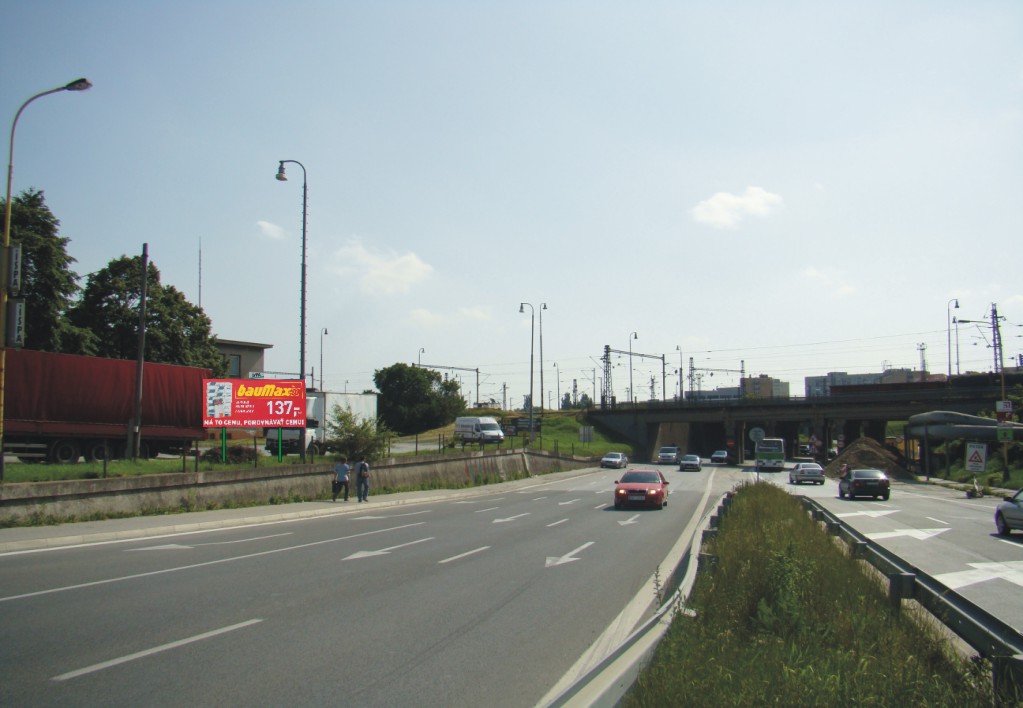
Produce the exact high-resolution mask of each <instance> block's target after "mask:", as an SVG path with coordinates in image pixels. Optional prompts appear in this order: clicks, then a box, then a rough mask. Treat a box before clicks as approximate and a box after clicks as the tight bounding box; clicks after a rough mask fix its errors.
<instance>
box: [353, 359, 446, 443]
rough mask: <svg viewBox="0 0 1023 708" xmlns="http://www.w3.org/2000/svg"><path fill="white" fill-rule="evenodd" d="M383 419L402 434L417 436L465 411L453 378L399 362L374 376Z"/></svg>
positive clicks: (380, 413)
mask: <svg viewBox="0 0 1023 708" xmlns="http://www.w3.org/2000/svg"><path fill="white" fill-rule="evenodd" d="M373 381H374V383H376V386H377V390H378V391H379V392H380V397H379V398H378V399H377V410H378V413H379V415H380V418H381V420H383V421H384V423H385V424H386V425H387V426H388V427H389V428H391V429H392V430H396V431H398V432H399V433H400V434H401V435H414V434H416V433H421V432H423V431H426V430H432V429H433V428H439V427H442V426H444V425H447V424H448V423H450V422H451V421H453V420H454V419H455V418H456V417H457V416H458V414H459V413H460V412H462V411H463V410H464V409H465V401H464V400H463V399H462V395H461V393H460V392H459V390H458V382H457V381H455V380H454V379H452V380H449V381H444V380H443V379H441V375H440V374H439V373H438V372H436V371H432V370H430V369H424V368H422V367H417V366H409V365H408V364H402V363H400V362H399V363H397V364H393V365H391V366H389V367H387V368H384V369H378V370H377V371H376V372H375V373H374V374H373Z"/></svg>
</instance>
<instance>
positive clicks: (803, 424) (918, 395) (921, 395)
mask: <svg viewBox="0 0 1023 708" xmlns="http://www.w3.org/2000/svg"><path fill="white" fill-rule="evenodd" d="M984 378H985V381H983V382H976V385H970V386H964V385H957V386H951V385H946V384H945V382H941V385H940V386H933V387H929V386H924V385H920V384H916V385H914V384H901V385H888V386H887V387H886V386H885V385H879V386H875V387H863V388H865V389H869V390H864V391H862V392H853V391H851V390H850V389H853V388H856V387H852V386H850V387H847V388H846V390H845V391H843V392H841V393H840V394H839V393H835V392H833V393H832V395H830V396H821V397H817V398H772V399H737V400H731V401H685V402H682V403H680V402H678V401H648V402H643V403H636V404H632V405H629V404H625V405H618V406H615V407H614V408H607V409H599V410H595V411H592V412H591V413H590V418H591V420H592V421H593V423H594V425H595V426H596V427H598V428H600V429H602V430H604V431H606V432H608V433H610V434H612V435H614V436H615V437H624V438H625V439H626V440H627V441H629V442H630V443H631V444H632V446H633V449H634V450H635V451H636V455H635V456H636V457H638V458H639V459H641V460H645V461H648V460H650V459H652V456H653V454H654V452H655V451H656V450H657V448H658V447H660V446H661V445H671V444H675V445H678V446H679V447H680V448H682V451H683V452H692V453H696V454H699V455H701V456H703V457H708V456H710V454H711V453H712V452H713V451H715V450H726V449H727V450H729V452H731V453H732V454H733V455H734V456H735V459H736V460H738V461H739V462H743V461H744V460H745V459H746V458H747V457H748V455H747V454H746V452H747V451H748V450H752V448H753V443H752V441H751V440H750V438H749V432H750V431H751V430H753V429H754V428H760V429H762V430H763V431H764V432H765V434H766V436H767V437H775V438H783V439H784V440H785V441H786V452H787V453H788V454H790V455H791V454H792V451H793V450H794V449H795V447H794V446H795V445H796V443H797V441H798V440H799V439H800V438H801V437H802V438H809V436H810V435H814V436H816V438H817V439H818V440H821V441H824V442H825V444H828V443H832V444H833V443H834V442H835V441H839V442H842V441H844V442H852V441H853V440H856V439H857V438H860V437H870V438H872V439H874V440H876V441H877V442H879V443H881V444H882V445H883V444H884V442H885V429H886V427H887V425H888V422H889V421H904V420H906V419H908V418H909V417H910V416H912V415H916V414H918V413H926V412H929V411H936V410H942V411H953V412H956V413H968V414H970V415H978V414H980V413H981V412H985V411H987V412H990V411H993V410H994V408H995V402H996V401H998V400H1002V399H1003V398H1004V384H1003V383H1001V382H1000V381H999V380H997V379H996V378H995V377H993V376H991V377H984Z"/></svg>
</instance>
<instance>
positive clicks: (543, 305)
mask: <svg viewBox="0 0 1023 708" xmlns="http://www.w3.org/2000/svg"><path fill="white" fill-rule="evenodd" d="M546 309H547V303H546V302H541V303H540V415H541V416H542V415H543V390H544V389H543V311H544V310H546ZM548 407H549V404H548Z"/></svg>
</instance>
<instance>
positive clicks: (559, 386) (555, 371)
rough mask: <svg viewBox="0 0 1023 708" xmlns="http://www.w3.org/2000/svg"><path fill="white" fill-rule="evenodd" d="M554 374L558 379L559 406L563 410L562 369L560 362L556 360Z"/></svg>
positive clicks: (558, 408)
mask: <svg viewBox="0 0 1023 708" xmlns="http://www.w3.org/2000/svg"><path fill="white" fill-rule="evenodd" d="M554 376H555V378H557V379H558V407H557V410H559V411H560V410H561V371H559V370H558V362H554Z"/></svg>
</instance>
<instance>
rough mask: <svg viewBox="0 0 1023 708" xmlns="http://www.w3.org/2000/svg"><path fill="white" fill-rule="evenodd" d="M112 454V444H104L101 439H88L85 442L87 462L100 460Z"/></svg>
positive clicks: (108, 457)
mask: <svg viewBox="0 0 1023 708" xmlns="http://www.w3.org/2000/svg"><path fill="white" fill-rule="evenodd" d="M113 455H114V446H113V445H109V444H105V441H103V440H90V441H89V442H87V443H85V459H86V460H88V461H89V462H102V461H103V460H104V459H110V458H111V457H113Z"/></svg>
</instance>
